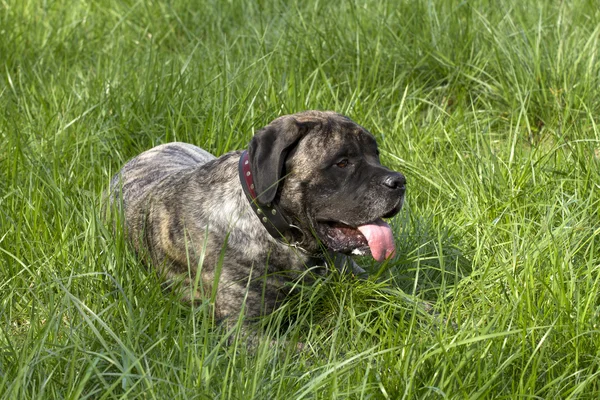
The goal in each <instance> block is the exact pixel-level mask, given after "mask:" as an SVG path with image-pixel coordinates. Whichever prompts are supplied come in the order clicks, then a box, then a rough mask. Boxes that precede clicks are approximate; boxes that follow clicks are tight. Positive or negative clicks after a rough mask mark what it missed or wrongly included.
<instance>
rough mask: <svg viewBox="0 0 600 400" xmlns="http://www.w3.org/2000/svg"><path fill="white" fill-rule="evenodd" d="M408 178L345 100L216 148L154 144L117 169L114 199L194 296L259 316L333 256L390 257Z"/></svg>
mask: <svg viewBox="0 0 600 400" xmlns="http://www.w3.org/2000/svg"><path fill="white" fill-rule="evenodd" d="M405 186H406V179H405V177H404V175H402V174H401V173H399V172H395V171H392V170H390V169H388V168H386V167H384V166H383V165H381V163H380V160H379V151H378V148H377V143H376V141H375V138H374V136H373V135H372V134H371V133H369V131H367V130H366V129H365V128H363V127H362V126H360V125H358V124H356V123H355V122H353V121H352V120H351V119H350V118H348V117H346V116H343V115H341V114H338V113H335V112H331V111H305V112H300V113H297V114H293V115H285V116H281V117H279V118H277V119H275V120H274V121H272V122H271V123H270V124H269V125H267V126H266V127H264V128H262V129H260V130H259V131H257V132H256V134H255V135H254V137H253V138H252V140H251V141H250V144H249V146H248V148H247V150H243V151H233V152H230V153H227V154H225V155H223V156H221V157H218V158H216V157H215V156H213V155H212V154H210V153H208V152H207V151H205V150H202V149H200V148H198V147H196V146H193V145H191V144H186V143H177V142H175V143H167V144H163V145H160V146H157V147H154V148H152V149H150V150H148V151H146V152H144V153H142V154H140V155H139V156H137V157H135V158H133V159H132V160H130V161H129V162H127V163H126V165H125V166H124V167H123V168H122V169H121V171H120V172H119V173H117V174H116V175H115V176H114V178H113V179H112V180H111V184H110V199H111V200H110V204H111V205H112V207H113V208H114V207H116V208H117V209H118V211H119V212H120V213H121V215H122V216H123V218H124V226H125V230H126V237H127V240H128V242H129V243H130V244H131V245H132V246H133V248H134V249H135V251H136V252H137V253H138V254H140V255H141V256H142V258H143V259H144V260H145V261H146V262H147V263H148V264H151V265H152V266H154V267H155V268H156V269H157V270H158V271H159V272H160V273H161V275H163V276H164V278H165V279H166V280H167V281H168V282H172V281H177V282H180V284H181V286H180V288H181V290H182V297H183V299H184V300H187V301H202V300H206V299H211V300H212V304H213V305H214V312H215V316H216V317H217V318H218V319H230V318H237V317H238V316H239V314H240V312H242V313H244V315H245V317H246V318H249V319H251V318H252V317H259V316H262V315H266V314H268V313H270V312H272V311H273V310H274V309H276V308H277V307H278V306H279V305H280V304H281V302H282V301H283V300H284V299H285V298H286V297H287V296H288V295H289V294H290V292H292V287H293V284H291V283H293V282H297V281H298V280H304V279H310V278H307V277H308V276H310V275H311V274H312V273H316V274H324V273H325V272H326V270H327V268H329V267H331V266H330V264H331V262H330V260H337V262H341V263H343V262H344V260H345V257H346V256H347V255H368V254H369V253H370V254H371V255H372V257H373V258H374V259H375V260H377V261H384V260H385V259H388V258H390V257H392V256H393V255H394V252H395V248H394V239H393V235H392V231H391V229H390V227H389V225H388V224H387V223H385V222H384V221H383V219H382V218H390V217H393V216H394V215H396V214H397V213H398V212H399V211H400V209H401V207H402V204H403V200H404V194H405ZM349 262H350V263H351V264H350V265H351V266H352V268H353V269H354V272H356V273H361V272H364V270H362V269H361V268H360V267H358V266H357V265H356V263H354V262H353V261H349ZM328 265H329V267H328ZM308 271H311V272H310V273H309V272H308Z"/></svg>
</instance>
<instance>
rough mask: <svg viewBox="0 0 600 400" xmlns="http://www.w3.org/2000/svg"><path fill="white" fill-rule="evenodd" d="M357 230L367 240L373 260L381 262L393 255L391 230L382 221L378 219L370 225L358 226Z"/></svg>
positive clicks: (394, 249)
mask: <svg viewBox="0 0 600 400" xmlns="http://www.w3.org/2000/svg"><path fill="white" fill-rule="evenodd" d="M358 230H359V231H360V233H362V234H363V235H364V236H365V238H367V242H368V243H369V248H370V249H371V255H372V256H373V258H374V259H375V260H377V261H379V262H381V261H383V260H385V259H387V258H390V257H391V256H393V255H394V252H395V251H396V248H395V246H394V237H393V236H392V229H391V228H390V226H389V225H388V224H387V223H385V222H384V221H383V220H382V219H378V220H377V221H375V222H374V223H372V224H367V225H362V226H359V227H358Z"/></svg>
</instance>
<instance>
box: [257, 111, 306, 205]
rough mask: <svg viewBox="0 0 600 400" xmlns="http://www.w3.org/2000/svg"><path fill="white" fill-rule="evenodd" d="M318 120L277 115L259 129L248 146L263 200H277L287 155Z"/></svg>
mask: <svg viewBox="0 0 600 400" xmlns="http://www.w3.org/2000/svg"><path fill="white" fill-rule="evenodd" d="M316 124H317V123H316V122H314V121H307V122H298V121H297V120H296V119H295V118H293V117H291V116H286V117H280V118H277V119H276V120H275V121H273V122H271V123H270V124H269V125H267V126H266V127H264V128H262V129H261V130H259V131H258V132H256V134H255V135H254V137H253V138H252V140H251V141H250V145H249V146H248V156H249V158H250V169H251V171H252V176H253V180H254V188H255V191H256V193H257V197H258V202H259V203H260V204H268V203H270V202H272V201H273V199H274V198H275V195H276V194H277V187H278V185H279V182H280V181H281V180H282V179H283V178H284V177H283V167H284V163H285V159H286V158H287V156H288V154H289V153H290V151H291V150H292V149H293V148H294V147H295V146H296V144H298V142H299V141H300V139H302V137H303V136H304V135H306V134H307V133H308V132H309V131H310V130H311V129H313V128H314V127H315V125H316Z"/></svg>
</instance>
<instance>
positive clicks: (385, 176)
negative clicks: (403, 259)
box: [277, 112, 406, 261]
mask: <svg viewBox="0 0 600 400" xmlns="http://www.w3.org/2000/svg"><path fill="white" fill-rule="evenodd" d="M283 118H294V120H295V121H296V122H297V123H298V124H300V125H302V124H305V125H306V126H305V129H306V132H305V133H304V134H302V135H301V137H300V139H299V140H298V141H297V142H296V143H295V144H294V146H293V147H292V148H291V149H290V150H289V152H288V154H287V155H286V158H285V163H284V168H283V169H284V171H283V176H284V178H283V180H282V182H281V184H280V185H279V190H278V193H277V195H278V199H277V200H278V201H279V205H280V207H281V208H282V209H283V210H284V211H285V212H286V214H287V215H288V216H291V218H293V219H294V221H293V223H294V224H296V225H297V226H298V227H300V228H301V230H302V231H303V232H305V233H308V234H307V235H305V238H304V242H303V244H302V247H303V248H305V249H306V250H308V251H311V252H314V251H317V250H318V249H319V247H320V246H321V245H325V247H327V249H329V250H332V251H337V252H344V253H354V254H366V253H368V252H369V251H370V252H371V253H372V254H373V257H375V258H376V259H378V260H380V261H381V259H385V258H387V257H388V256H389V255H390V254H391V253H393V238H392V237H391V230H390V229H389V226H387V224H385V222H383V221H382V220H381V218H390V217H392V216H394V215H396V214H397V213H398V211H400V208H401V207H402V202H403V199H404V192H405V184H406V179H405V178H404V176H403V175H402V174H400V173H399V172H394V171H391V170H390V169H388V168H386V167H384V166H382V165H381V163H380V161H379V151H378V149H377V143H376V142H375V138H374V137H373V135H371V134H370V133H369V132H368V131H367V130H366V129H364V128H363V127H361V126H359V125H357V124H356V123H354V122H352V121H351V120H350V119H349V118H347V117H344V116H341V115H339V114H336V113H330V112H326V113H325V112H307V113H301V114H295V115H293V116H290V117H283ZM390 241H391V244H390V243H389V242H390ZM390 246H391V249H390ZM380 253H381V254H380Z"/></svg>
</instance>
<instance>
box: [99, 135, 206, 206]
mask: <svg viewBox="0 0 600 400" xmlns="http://www.w3.org/2000/svg"><path fill="white" fill-rule="evenodd" d="M214 158H215V156H213V155H212V154H210V153H209V152H207V151H205V150H202V149H201V148H199V147H196V146H194V145H191V144H188V143H181V142H173V143H166V144H163V145H160V146H156V147H154V148H152V149H150V150H147V151H145V152H143V153H142V154H140V155H139V156H137V157H135V158H133V159H131V160H130V161H129V162H127V164H125V166H124V167H123V169H121V171H120V172H119V173H118V174H116V175H115V176H114V177H113V179H112V180H111V182H110V191H111V202H114V201H119V200H117V199H120V201H121V202H122V204H123V205H127V207H129V206H132V205H133V203H136V202H138V201H140V200H142V199H144V198H145V196H146V194H147V193H148V192H149V191H150V190H151V189H152V188H153V187H155V186H156V185H157V184H159V183H160V182H161V181H162V180H163V179H165V178H166V177H168V176H172V175H174V174H176V173H177V172H180V171H183V170H187V169H189V168H194V167H198V166H199V165H202V164H204V163H206V162H208V161H210V160H212V159H214Z"/></svg>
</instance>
